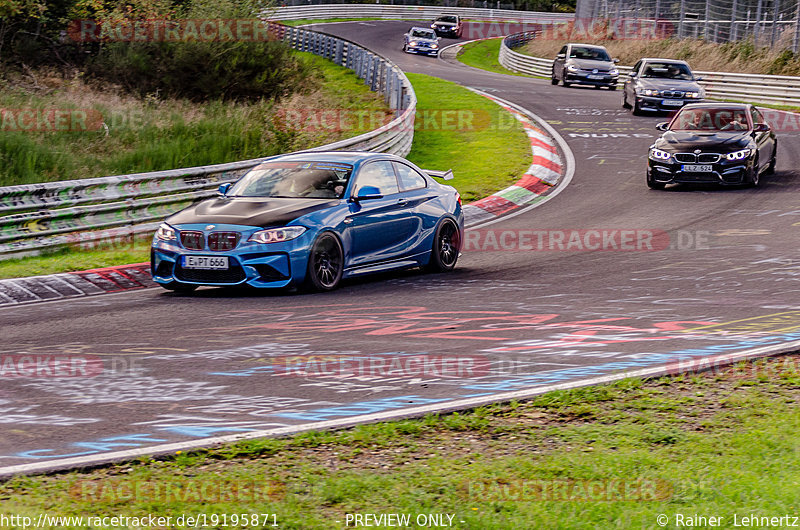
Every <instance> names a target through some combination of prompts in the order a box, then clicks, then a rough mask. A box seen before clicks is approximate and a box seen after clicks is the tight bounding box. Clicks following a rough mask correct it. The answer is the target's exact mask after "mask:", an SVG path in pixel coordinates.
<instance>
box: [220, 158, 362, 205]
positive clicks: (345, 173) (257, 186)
mask: <svg viewBox="0 0 800 530" xmlns="http://www.w3.org/2000/svg"><path fill="white" fill-rule="evenodd" d="M352 171H353V166H351V165H350V164H342V163H339V162H308V161H301V162H265V163H263V164H260V165H258V166H256V167H254V168H253V169H251V170H250V171H248V172H247V174H246V175H245V176H243V177H242V178H241V179H240V180H239V181H238V182H237V183H236V184H234V185H233V186H232V187H231V189H230V191H229V192H228V195H229V196H235V197H289V198H299V197H307V198H319V199H341V198H342V196H343V195H344V190H345V188H346V187H347V181H348V179H349V178H350V174H351V173H352Z"/></svg>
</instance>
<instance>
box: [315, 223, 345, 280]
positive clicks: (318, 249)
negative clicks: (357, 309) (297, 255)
mask: <svg viewBox="0 0 800 530" xmlns="http://www.w3.org/2000/svg"><path fill="white" fill-rule="evenodd" d="M343 271H344V251H343V250H342V244H341V243H340V242H339V238H337V237H336V236H335V235H333V234H332V233H330V232H323V233H322V234H320V235H319V237H317V240H316V241H314V245H313V246H312V247H311V252H310V253H309V256H308V271H307V274H306V283H307V284H308V286H309V287H311V288H313V289H316V290H318V291H330V290H333V289H336V287H337V286H338V285H339V282H340V281H341V279H342V272H343Z"/></svg>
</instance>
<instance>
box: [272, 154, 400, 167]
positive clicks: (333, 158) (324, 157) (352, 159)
mask: <svg viewBox="0 0 800 530" xmlns="http://www.w3.org/2000/svg"><path fill="white" fill-rule="evenodd" d="M373 158H380V159H386V158H390V159H392V160H403V159H402V158H400V157H399V156H396V155H392V154H389V153H370V152H368V151H309V152H305V153H290V154H287V155H279V156H276V157H274V158H271V159H270V160H268V162H274V161H276V160H297V161H306V160H307V161H325V162H342V163H348V164H355V163H357V162H363V161H365V160H370V159H373Z"/></svg>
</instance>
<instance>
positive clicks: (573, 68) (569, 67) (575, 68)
mask: <svg viewBox="0 0 800 530" xmlns="http://www.w3.org/2000/svg"><path fill="white" fill-rule="evenodd" d="M567 70H569V71H570V72H577V71H578V70H580V68H578V67H577V66H575V65H574V64H568V65H567Z"/></svg>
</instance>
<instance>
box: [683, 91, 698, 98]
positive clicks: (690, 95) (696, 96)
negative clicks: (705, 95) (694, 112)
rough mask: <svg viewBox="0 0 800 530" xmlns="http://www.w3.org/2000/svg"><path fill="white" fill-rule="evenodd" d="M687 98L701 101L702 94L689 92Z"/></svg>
mask: <svg viewBox="0 0 800 530" xmlns="http://www.w3.org/2000/svg"><path fill="white" fill-rule="evenodd" d="M686 97H687V98H689V99H700V92H687V93H686Z"/></svg>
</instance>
